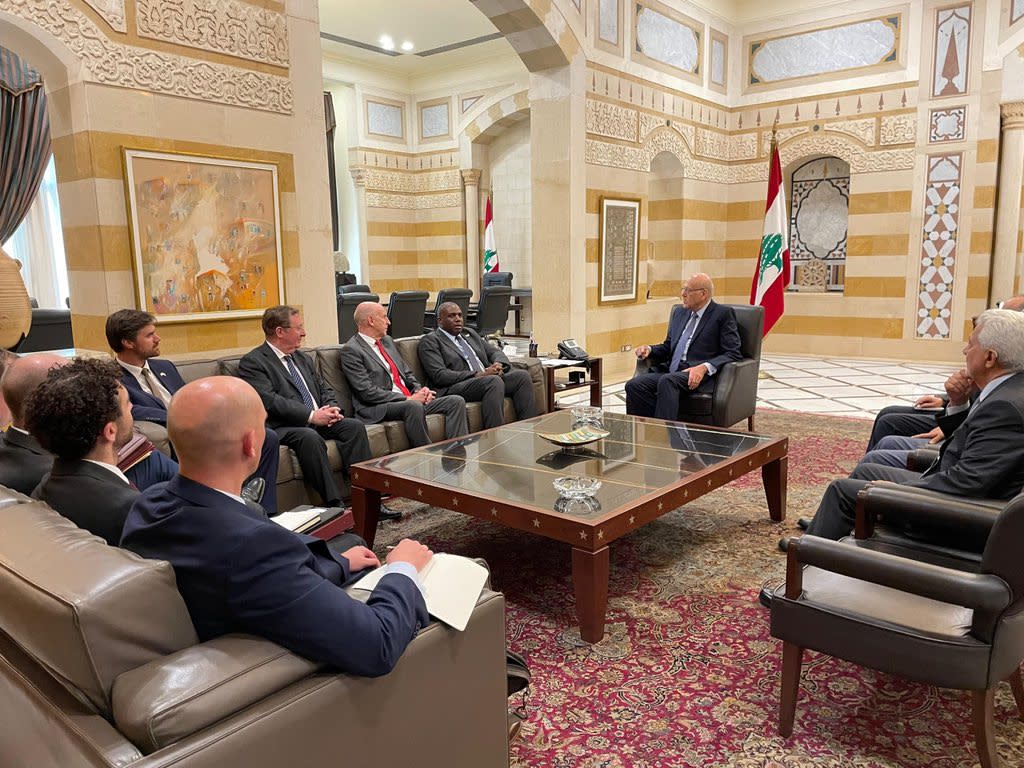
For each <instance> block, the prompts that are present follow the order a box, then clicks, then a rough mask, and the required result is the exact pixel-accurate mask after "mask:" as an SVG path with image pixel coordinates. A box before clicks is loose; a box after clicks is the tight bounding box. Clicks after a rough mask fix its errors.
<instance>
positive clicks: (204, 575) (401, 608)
mask: <svg viewBox="0 0 1024 768" xmlns="http://www.w3.org/2000/svg"><path fill="white" fill-rule="evenodd" d="M197 533H201V535H197ZM121 546H123V547H125V548H127V549H130V550H132V551H133V552H136V553H138V554H139V555H142V556H143V557H151V558H157V559H160V560H167V561H169V562H170V563H171V565H172V566H174V575H175V577H176V578H177V580H178V589H179V590H180V591H181V594H182V597H183V598H184V599H185V605H186V606H188V610H189V614H190V615H191V616H192V623H193V624H195V627H196V633H197V634H198V635H199V639H200V640H204V641H205V640H209V639H211V638H213V637H218V636H219V635H223V634H226V633H228V632H248V633H251V634H254V635H260V636H262V637H266V638H268V639H270V640H273V641H274V642H276V643H279V644H280V645H282V646H284V647H285V648H288V649H289V650H291V651H294V652H295V653H298V654H301V655H302V656H305V657H306V658H309V659H312V660H313V661H317V662H322V663H326V664H330V665H332V666H334V667H337V668H338V669H341V670H343V671H345V672H351V673H354V674H357V675H368V676H377V675H383V674H386V673H387V672H389V671H390V670H391V668H392V667H393V666H394V665H395V664H396V663H397V661H398V659H399V657H400V656H401V655H402V651H403V650H405V646H406V645H408V643H409V641H410V640H412V638H413V637H415V635H416V632H417V631H419V629H420V628H421V627H422V626H424V625H425V624H426V623H427V621H428V620H429V617H428V616H427V608H426V605H425V604H424V602H423V596H422V595H421V594H420V591H419V589H418V588H417V586H416V584H414V583H413V581H412V580H411V579H409V578H407V577H406V576H403V575H401V574H388V575H386V576H384V578H383V579H381V581H380V584H379V585H378V586H377V587H376V589H374V590H373V592H372V593H371V594H370V599H369V600H368V601H367V602H366V603H363V602H361V601H359V600H356V599H355V598H353V597H350V596H349V595H348V594H347V593H346V592H345V591H344V590H343V589H342V588H341V585H343V584H344V583H345V582H347V581H349V579H350V577H351V573H350V571H349V565H348V561H347V560H346V559H345V558H343V557H340V556H338V555H335V554H334V553H333V552H331V550H330V549H329V548H328V547H327V544H326V543H325V542H323V541H321V540H320V539H316V538H314V537H312V536H306V535H304V534H296V533H292V532H291V531H288V530H286V529H284V528H282V527H281V526H279V525H278V524H277V523H274V522H272V521H270V520H268V519H267V518H266V517H265V516H263V515H261V514H259V513H258V512H255V511H253V510H251V509H250V508H248V507H246V506H245V505H244V504H241V503H239V502H238V501H236V500H234V499H232V498H230V497H228V496H225V495H224V494H223V493H220V492H219V491H215V490H213V489H212V488H209V487H207V486H205V485H202V484H200V483H197V482H195V481H193V480H189V479H188V478H185V477H181V476H180V475H179V476H178V477H176V478H174V479H173V480H171V481H170V482H168V483H165V484H164V485H161V486H156V487H153V488H150V489H148V490H147V491H146V492H145V493H144V494H143V495H142V496H141V497H140V498H139V500H138V502H137V503H136V504H135V506H134V507H133V508H132V510H131V513H130V514H129V515H128V520H127V521H126V523H125V526H124V534H123V535H122V537H121Z"/></svg>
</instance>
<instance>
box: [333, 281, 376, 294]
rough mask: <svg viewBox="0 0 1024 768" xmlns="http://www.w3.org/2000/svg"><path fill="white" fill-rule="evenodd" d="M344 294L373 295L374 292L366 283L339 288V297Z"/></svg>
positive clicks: (340, 286)
mask: <svg viewBox="0 0 1024 768" xmlns="http://www.w3.org/2000/svg"><path fill="white" fill-rule="evenodd" d="M343 293H373V291H371V290H370V286H368V285H366V284H364V283H352V284H350V285H339V286H338V295H339V296H340V295H341V294H343Z"/></svg>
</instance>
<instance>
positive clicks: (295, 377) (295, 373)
mask: <svg viewBox="0 0 1024 768" xmlns="http://www.w3.org/2000/svg"><path fill="white" fill-rule="evenodd" d="M284 362H285V365H286V366H288V375H289V376H291V377H292V381H293V382H294V383H295V386H296V387H298V389H299V394H300V395H302V402H303V404H304V405H305V406H306V407H307V408H309V409H310V410H311V411H312V410H315V409H316V403H314V402H313V395H311V394H310V392H309V387H307V386H306V382H305V381H303V380H302V377H301V376H300V375H299V369H298V368H296V367H295V363H294V362H292V356H291V355H285V356H284Z"/></svg>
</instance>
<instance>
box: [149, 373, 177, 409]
mask: <svg viewBox="0 0 1024 768" xmlns="http://www.w3.org/2000/svg"><path fill="white" fill-rule="evenodd" d="M142 378H144V379H145V380H146V386H147V387H149V391H150V393H151V394H152V395H153V397H155V398H156V399H157V400H159V401H160V402H161V403H163V404H164V408H167V407H169V406H170V404H171V398H170V397H169V396H168V395H167V394H166V393H165V391H164V388H163V387H161V386H160V382H159V381H157V378H156V376H155V375H154V374H153V371H151V370H150V368H149V366H148V365H144V366H142Z"/></svg>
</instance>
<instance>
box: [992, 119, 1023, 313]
mask: <svg viewBox="0 0 1024 768" xmlns="http://www.w3.org/2000/svg"><path fill="white" fill-rule="evenodd" d="M999 113H1000V115H1001V117H1002V128H1001V131H1000V134H1001V135H1000V142H999V143H1000V150H999V199H998V201H997V203H996V234H995V244H994V247H993V249H992V251H993V252H992V274H991V277H990V280H989V297H988V298H989V306H993V305H994V304H995V303H996V302H997V301H1000V300H1002V299H1008V298H1009V297H1010V296H1013V294H1014V282H1015V278H1016V277H1017V271H1018V257H1017V236H1018V232H1019V231H1020V206H1021V186H1022V183H1024V102H1020V101H1015V102H1011V103H1009V104H1000V105H999Z"/></svg>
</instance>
